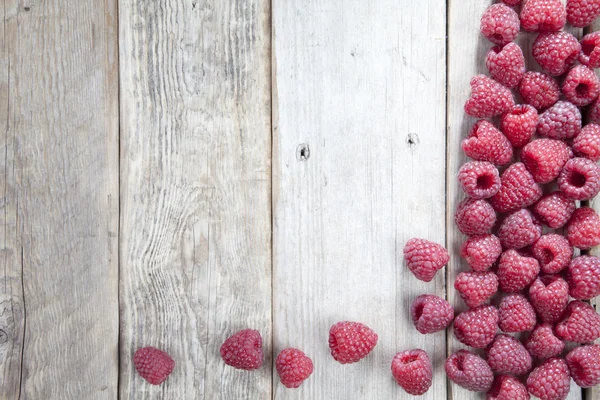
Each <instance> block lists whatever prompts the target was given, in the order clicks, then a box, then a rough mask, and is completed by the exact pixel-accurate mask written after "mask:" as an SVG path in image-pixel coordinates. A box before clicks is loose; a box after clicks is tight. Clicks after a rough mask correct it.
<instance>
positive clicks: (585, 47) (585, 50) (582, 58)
mask: <svg viewBox="0 0 600 400" xmlns="http://www.w3.org/2000/svg"><path fill="white" fill-rule="evenodd" d="M579 43H581V53H580V54H579V62H580V63H582V64H583V65H587V66H588V67H590V68H598V67H600V32H592V33H588V34H587V35H585V36H584V37H583V38H582V39H581V40H580V41H579Z"/></svg>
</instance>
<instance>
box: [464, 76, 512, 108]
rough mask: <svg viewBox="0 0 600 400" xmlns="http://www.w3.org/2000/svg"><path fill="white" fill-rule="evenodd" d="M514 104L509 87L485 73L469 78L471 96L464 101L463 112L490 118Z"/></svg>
mask: <svg viewBox="0 0 600 400" xmlns="http://www.w3.org/2000/svg"><path fill="white" fill-rule="evenodd" d="M514 105H515V100H514V98H513V95H512V93H511V91H510V89H509V88H507V87H504V86H502V85H501V84H499V83H498V82H496V81H495V80H493V79H491V78H488V77H487V76H485V75H477V76H475V77H473V79H471V97H470V98H469V100H467V102H466V103H465V112H466V113H467V114H468V115H470V116H472V117H475V118H491V117H495V116H497V115H501V114H504V113H505V112H507V111H509V110H510V109H511V108H512V107H513V106H514Z"/></svg>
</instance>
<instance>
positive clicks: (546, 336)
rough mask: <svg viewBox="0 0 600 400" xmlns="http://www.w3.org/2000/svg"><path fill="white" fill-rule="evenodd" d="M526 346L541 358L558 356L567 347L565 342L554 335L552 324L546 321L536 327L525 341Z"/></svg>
mask: <svg viewBox="0 0 600 400" xmlns="http://www.w3.org/2000/svg"><path fill="white" fill-rule="evenodd" d="M525 348H526V349H527V351H529V354H531V355H532V356H533V357H537V358H539V359H540V360H545V359H546V358H550V357H555V356H558V355H559V354H560V353H562V351H563V350H564V349H565V342H563V341H562V340H560V339H559V338H557V337H556V336H554V332H553V331H552V325H550V324H549V323H544V324H542V325H538V326H536V327H535V329H534V330H533V332H531V335H529V337H528V338H527V340H526V341H525Z"/></svg>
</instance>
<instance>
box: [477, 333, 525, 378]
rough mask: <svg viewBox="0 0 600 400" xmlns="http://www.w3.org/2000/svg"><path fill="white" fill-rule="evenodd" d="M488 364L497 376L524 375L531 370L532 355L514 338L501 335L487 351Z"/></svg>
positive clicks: (497, 336)
mask: <svg viewBox="0 0 600 400" xmlns="http://www.w3.org/2000/svg"><path fill="white" fill-rule="evenodd" d="M485 354H486V357H487V363H488V365H489V366H490V368H491V369H492V371H494V372H495V373H497V374H511V375H516V376H519V375H524V374H526V373H528V372H529V370H530V369H531V355H530V354H529V352H527V349H526V348H525V346H523V345H522V344H521V342H519V341H518V340H517V339H515V338H514V337H512V336H509V335H506V334H504V333H501V334H499V335H496V338H495V339H494V341H493V342H492V344H490V345H489V346H488V347H487V348H486V351H485Z"/></svg>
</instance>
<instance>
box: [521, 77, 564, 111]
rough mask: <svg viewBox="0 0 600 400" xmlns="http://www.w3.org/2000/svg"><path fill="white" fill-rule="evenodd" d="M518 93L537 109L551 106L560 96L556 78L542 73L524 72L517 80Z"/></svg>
mask: <svg viewBox="0 0 600 400" xmlns="http://www.w3.org/2000/svg"><path fill="white" fill-rule="evenodd" d="M519 94H520V95H521V97H522V98H523V101H524V102H525V103H527V104H530V105H532V106H533V107H535V108H537V109H538V110H543V109H545V108H548V107H551V106H553V105H554V104H555V103H556V102H557V101H558V99H559V98H560V86H558V82H556V80H555V79H554V78H553V77H551V76H549V75H546V74H544V73H541V72H534V71H528V72H525V75H523V78H522V79H521V82H519Z"/></svg>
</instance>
